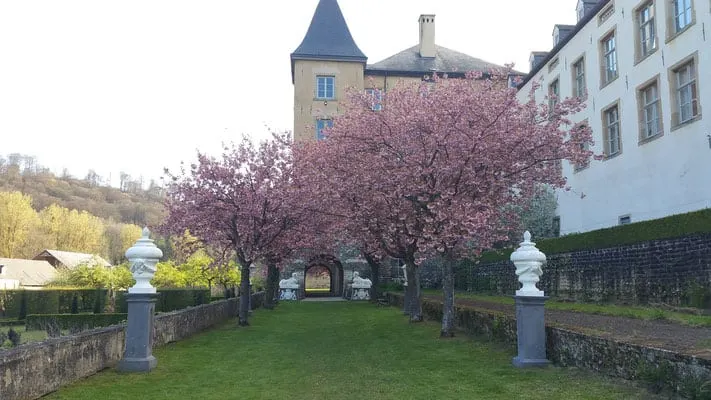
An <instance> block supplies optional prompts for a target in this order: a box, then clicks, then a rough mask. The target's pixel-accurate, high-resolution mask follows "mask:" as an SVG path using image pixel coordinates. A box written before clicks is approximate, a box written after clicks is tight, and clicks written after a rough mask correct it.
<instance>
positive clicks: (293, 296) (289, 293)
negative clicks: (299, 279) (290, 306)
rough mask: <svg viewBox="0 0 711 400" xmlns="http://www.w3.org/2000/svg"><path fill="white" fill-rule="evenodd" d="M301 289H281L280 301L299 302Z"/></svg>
mask: <svg viewBox="0 0 711 400" xmlns="http://www.w3.org/2000/svg"><path fill="white" fill-rule="evenodd" d="M298 290H299V288H298V287H296V288H279V300H284V301H289V300H298V299H299V298H298V295H297V292H298Z"/></svg>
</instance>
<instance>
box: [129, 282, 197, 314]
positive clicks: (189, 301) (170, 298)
mask: <svg viewBox="0 0 711 400" xmlns="http://www.w3.org/2000/svg"><path fill="white" fill-rule="evenodd" d="M157 292H158V298H157V299H156V308H155V311H156V312H169V311H175V310H181V309H183V308H187V307H192V306H199V305H200V304H208V303H209V302H210V290H209V289H172V288H161V289H158V290H157ZM126 294H127V293H126V292H116V308H115V311H116V312H117V313H127V312H128V303H126Z"/></svg>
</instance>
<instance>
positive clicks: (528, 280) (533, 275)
mask: <svg viewBox="0 0 711 400" xmlns="http://www.w3.org/2000/svg"><path fill="white" fill-rule="evenodd" d="M511 261H512V262H513V263H514V265H515V266H516V275H517V276H518V281H519V282H520V283H521V285H522V286H521V289H519V290H517V291H516V296H533V297H543V295H544V293H543V291H542V290H539V289H538V288H537V287H536V283H538V281H539V280H540V279H541V274H543V270H542V269H541V266H542V265H543V263H544V262H545V261H546V255H545V254H543V253H542V252H541V251H540V250H538V248H536V244H535V243H533V242H531V233H530V232H529V231H526V233H524V234H523V242H521V243H520V244H519V248H518V249H516V251H514V252H513V253H511Z"/></svg>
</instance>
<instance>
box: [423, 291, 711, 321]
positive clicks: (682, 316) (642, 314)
mask: <svg viewBox="0 0 711 400" xmlns="http://www.w3.org/2000/svg"><path fill="white" fill-rule="evenodd" d="M423 293H424V294H428V295H437V296H440V295H442V291H441V290H434V289H428V290H424V291H423ZM455 297H456V298H459V299H471V300H480V301H489V302H493V303H500V304H514V299H513V298H512V297H510V296H489V295H484V294H477V293H469V292H457V293H456V295H455ZM546 308H547V309H550V310H563V311H578V312H585V313H590V314H601V315H611V316H616V317H628V318H638V319H647V320H653V319H666V320H669V321H674V322H678V323H681V324H685V325H690V326H711V316H708V315H694V314H687V313H681V312H673V311H668V310H663V309H661V308H655V307H642V306H618V305H614V304H594V303H571V302H565V301H556V300H548V301H546Z"/></svg>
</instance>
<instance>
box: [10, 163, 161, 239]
mask: <svg viewBox="0 0 711 400" xmlns="http://www.w3.org/2000/svg"><path fill="white" fill-rule="evenodd" d="M110 184H111V177H110V176H109V177H108V178H107V177H103V176H101V175H100V174H98V173H97V172H96V171H94V170H89V172H88V173H87V175H86V176H85V177H84V178H74V177H72V176H70V175H69V174H68V173H66V171H65V172H63V173H62V174H60V175H55V174H53V173H52V172H51V171H49V169H47V168H46V167H43V166H41V165H40V164H39V163H38V162H37V160H36V159H35V157H32V156H26V155H22V154H17V153H14V154H10V155H8V156H7V158H4V157H3V156H2V155H0V191H7V192H12V191H19V192H21V193H22V194H26V195H30V196H31V197H32V200H33V206H34V207H35V210H37V211H39V210H41V209H43V208H45V207H47V206H49V205H52V204H57V205H60V206H62V207H66V208H69V209H77V210H83V211H88V212H90V213H91V214H93V215H96V216H97V217H101V218H103V219H106V220H114V221H117V222H124V223H133V224H136V225H140V226H143V225H151V226H154V225H157V224H159V223H160V221H162V220H163V205H162V199H163V187H162V185H161V184H160V182H156V181H154V180H150V181H149V182H145V181H144V179H143V178H142V177H138V178H135V177H132V176H130V175H128V174H127V173H124V172H121V173H120V174H119V184H120V188H113V187H111V186H110ZM146 185H147V189H145V190H144V187H146Z"/></svg>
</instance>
